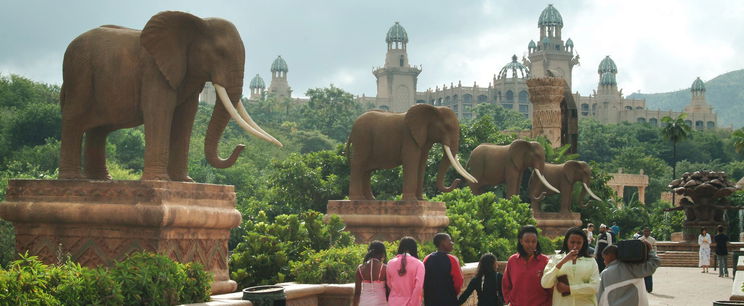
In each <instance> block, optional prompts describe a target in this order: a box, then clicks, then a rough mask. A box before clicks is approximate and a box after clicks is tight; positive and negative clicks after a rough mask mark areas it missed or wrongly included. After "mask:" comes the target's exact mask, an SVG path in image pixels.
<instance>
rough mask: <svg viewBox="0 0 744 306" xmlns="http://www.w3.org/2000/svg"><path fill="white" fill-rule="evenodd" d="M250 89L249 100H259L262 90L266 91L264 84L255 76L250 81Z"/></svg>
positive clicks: (259, 77) (261, 79) (262, 93)
mask: <svg viewBox="0 0 744 306" xmlns="http://www.w3.org/2000/svg"><path fill="white" fill-rule="evenodd" d="M250 89H251V97H250V99H251V100H260V99H261V98H262V97H263V95H264V90H265V89H266V84H265V83H264V80H263V78H261V76H259V75H258V73H257V74H256V76H255V77H253V79H251V83H250Z"/></svg>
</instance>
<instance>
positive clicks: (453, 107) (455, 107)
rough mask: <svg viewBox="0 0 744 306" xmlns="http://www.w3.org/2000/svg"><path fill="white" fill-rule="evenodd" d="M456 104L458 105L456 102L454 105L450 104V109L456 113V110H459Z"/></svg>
mask: <svg viewBox="0 0 744 306" xmlns="http://www.w3.org/2000/svg"><path fill="white" fill-rule="evenodd" d="M457 106H458V105H457V104H455V105H452V110H453V111H454V112H455V113H457V112H458V111H459V110H458V108H457Z"/></svg>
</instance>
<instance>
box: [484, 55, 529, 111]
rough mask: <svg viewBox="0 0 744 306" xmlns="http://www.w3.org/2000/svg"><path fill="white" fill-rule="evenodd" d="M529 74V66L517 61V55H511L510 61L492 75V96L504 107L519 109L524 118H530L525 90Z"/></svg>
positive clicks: (526, 91) (527, 95)
mask: <svg viewBox="0 0 744 306" xmlns="http://www.w3.org/2000/svg"><path fill="white" fill-rule="evenodd" d="M529 76H530V70H529V68H527V66H525V65H523V64H522V63H520V62H518V61H517V55H513V56H512V58H511V62H509V63H507V64H506V65H504V67H503V68H501V71H499V74H497V75H494V77H493V96H494V97H495V99H496V101H497V102H498V103H500V104H501V106H502V107H504V108H506V109H513V110H516V111H519V112H520V113H522V114H523V115H524V116H525V117H526V118H532V104H530V98H529V93H528V90H527V78H529Z"/></svg>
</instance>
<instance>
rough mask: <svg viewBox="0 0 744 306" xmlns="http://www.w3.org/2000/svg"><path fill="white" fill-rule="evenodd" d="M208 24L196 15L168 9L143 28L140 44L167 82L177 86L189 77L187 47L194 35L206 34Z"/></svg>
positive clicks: (173, 86)
mask: <svg viewBox="0 0 744 306" xmlns="http://www.w3.org/2000/svg"><path fill="white" fill-rule="evenodd" d="M206 26H207V25H206V23H205V22H204V20H202V19H201V18H199V17H196V16H194V15H191V14H188V13H184V12H175V11H165V12H160V13H158V14H157V15H155V16H152V18H150V20H149V21H148V22H147V24H146V25H145V28H144V29H142V34H140V44H141V45H142V47H144V48H145V50H146V51H147V53H149V54H150V55H151V56H152V57H153V59H155V63H156V64H157V65H158V69H160V73H162V74H163V76H164V77H165V79H166V80H168V84H169V85H170V86H171V87H172V88H173V89H176V88H178V86H179V85H180V84H181V81H183V79H184V77H185V76H186V67H187V64H188V58H187V56H188V49H189V45H190V44H191V42H192V41H193V40H194V37H197V35H199V33H205V31H206Z"/></svg>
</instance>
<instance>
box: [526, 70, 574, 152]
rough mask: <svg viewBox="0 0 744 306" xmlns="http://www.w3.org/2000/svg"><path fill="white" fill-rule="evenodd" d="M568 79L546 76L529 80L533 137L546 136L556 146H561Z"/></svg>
mask: <svg viewBox="0 0 744 306" xmlns="http://www.w3.org/2000/svg"><path fill="white" fill-rule="evenodd" d="M565 86H566V81H565V80H563V79H562V78H554V77H546V78H535V79H529V80H527V87H528V89H529V92H530V102H531V103H532V109H533V111H532V137H537V136H540V135H542V136H545V137H546V138H547V139H548V140H550V143H551V145H552V146H553V147H554V148H557V147H560V146H561V101H563V94H564V92H563V91H564V88H565Z"/></svg>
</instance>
